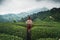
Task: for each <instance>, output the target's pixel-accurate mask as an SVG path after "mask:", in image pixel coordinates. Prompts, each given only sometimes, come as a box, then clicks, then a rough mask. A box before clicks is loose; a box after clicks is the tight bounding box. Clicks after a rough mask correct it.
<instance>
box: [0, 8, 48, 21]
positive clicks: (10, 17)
mask: <svg viewBox="0 0 60 40" xmlns="http://www.w3.org/2000/svg"><path fill="white" fill-rule="evenodd" d="M47 10H48V9H47V8H36V9H33V10H30V11H27V12H21V13H18V14H12V13H11V14H5V15H0V22H13V21H14V20H15V21H16V22H18V21H20V20H21V19H22V18H25V17H27V16H28V15H32V14H34V13H38V12H41V11H47Z"/></svg>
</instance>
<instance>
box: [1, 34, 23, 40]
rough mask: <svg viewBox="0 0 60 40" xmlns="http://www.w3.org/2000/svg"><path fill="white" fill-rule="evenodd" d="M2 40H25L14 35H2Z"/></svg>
mask: <svg viewBox="0 0 60 40" xmlns="http://www.w3.org/2000/svg"><path fill="white" fill-rule="evenodd" d="M0 40H23V39H22V38H20V37H17V36H13V35H8V34H0Z"/></svg>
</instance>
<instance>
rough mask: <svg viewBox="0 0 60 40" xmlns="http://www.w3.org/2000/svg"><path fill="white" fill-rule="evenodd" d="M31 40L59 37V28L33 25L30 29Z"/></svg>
mask: <svg viewBox="0 0 60 40" xmlns="http://www.w3.org/2000/svg"><path fill="white" fill-rule="evenodd" d="M31 35H32V40H36V39H39V38H56V37H58V38H60V28H57V27H33V28H32V30H31Z"/></svg>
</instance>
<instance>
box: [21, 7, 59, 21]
mask: <svg viewBox="0 0 60 40" xmlns="http://www.w3.org/2000/svg"><path fill="white" fill-rule="evenodd" d="M30 16H31V18H32V20H33V21H40V20H44V21H60V8H53V9H51V10H48V11H42V12H38V13H34V14H33V15H30ZM26 18H27V17H26ZM26 18H24V19H23V20H22V21H26V20H27V19H26Z"/></svg>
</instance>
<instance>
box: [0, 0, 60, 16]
mask: <svg viewBox="0 0 60 40" xmlns="http://www.w3.org/2000/svg"><path fill="white" fill-rule="evenodd" d="M43 7H46V8H48V9H51V8H53V7H60V0H0V15H3V14H10V13H13V14H17V13H20V12H27V11H29V10H32V9H35V8H43Z"/></svg>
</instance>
